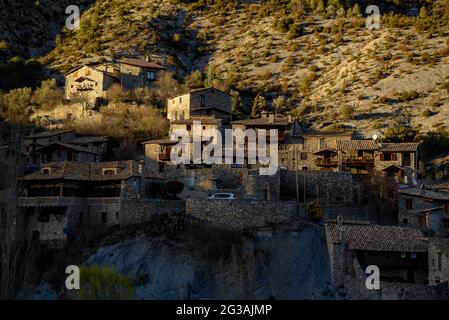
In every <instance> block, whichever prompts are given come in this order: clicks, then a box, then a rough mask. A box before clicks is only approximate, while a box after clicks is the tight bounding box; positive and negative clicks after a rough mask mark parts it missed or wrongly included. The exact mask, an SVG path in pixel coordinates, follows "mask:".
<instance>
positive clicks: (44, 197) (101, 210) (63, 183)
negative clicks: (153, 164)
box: [19, 161, 144, 241]
mask: <svg viewBox="0 0 449 320" xmlns="http://www.w3.org/2000/svg"><path fill="white" fill-rule="evenodd" d="M19 180H20V181H21V182H22V183H23V189H24V191H23V193H22V194H21V197H20V198H19V205H20V206H21V207H23V208H24V214H25V215H27V216H28V218H29V219H30V221H31V226H30V228H31V230H30V232H37V233H38V235H39V239H40V240H41V241H53V240H55V241H65V240H67V239H68V237H70V236H71V235H74V234H76V233H77V232H79V231H80V230H85V231H89V230H91V231H95V230H101V229H105V228H108V227H111V226H114V225H118V224H119V221H120V213H121V210H120V200H121V199H133V198H135V199H139V198H141V197H142V195H143V192H144V185H143V182H142V167H141V165H139V164H137V163H136V162H134V161H117V162H101V163H81V162H72V161H64V162H52V163H48V164H43V165H41V168H40V170H38V171H35V172H33V173H31V174H28V175H26V176H24V177H22V178H20V179H19Z"/></svg>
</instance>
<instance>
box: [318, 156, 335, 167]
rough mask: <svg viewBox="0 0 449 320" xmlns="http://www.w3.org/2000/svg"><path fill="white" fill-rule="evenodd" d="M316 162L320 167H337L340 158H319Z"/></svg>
mask: <svg viewBox="0 0 449 320" xmlns="http://www.w3.org/2000/svg"><path fill="white" fill-rule="evenodd" d="M315 163H316V165H317V166H319V167H336V166H338V160H337V159H336V158H317V159H316V160H315Z"/></svg>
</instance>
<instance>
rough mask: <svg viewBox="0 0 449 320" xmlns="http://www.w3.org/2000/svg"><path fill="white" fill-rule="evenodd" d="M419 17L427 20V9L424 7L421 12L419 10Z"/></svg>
mask: <svg viewBox="0 0 449 320" xmlns="http://www.w3.org/2000/svg"><path fill="white" fill-rule="evenodd" d="M419 17H420V18H421V19H425V18H427V8H426V7H425V6H422V7H421V10H419Z"/></svg>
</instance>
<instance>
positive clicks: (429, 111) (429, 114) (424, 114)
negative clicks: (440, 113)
mask: <svg viewBox="0 0 449 320" xmlns="http://www.w3.org/2000/svg"><path fill="white" fill-rule="evenodd" d="M421 115H422V116H423V117H426V118H428V117H430V116H432V115H433V112H432V110H430V109H429V108H427V109H425V110H424V111H423V112H422V114H421Z"/></svg>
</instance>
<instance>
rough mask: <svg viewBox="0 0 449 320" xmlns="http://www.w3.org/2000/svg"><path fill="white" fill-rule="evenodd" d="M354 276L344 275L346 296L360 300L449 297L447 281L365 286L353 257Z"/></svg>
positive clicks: (363, 278) (440, 298)
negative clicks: (433, 283) (373, 287)
mask: <svg viewBox="0 0 449 320" xmlns="http://www.w3.org/2000/svg"><path fill="white" fill-rule="evenodd" d="M354 269H355V276H354V277H351V276H349V275H346V276H345V277H344V288H345V290H346V294H347V297H348V298H349V299H351V298H357V299H361V300H447V299H449V287H448V282H445V283H442V284H440V285H438V286H428V285H422V284H413V283H399V282H385V281H381V282H380V290H368V289H367V288H366V284H365V281H366V275H365V274H364V273H363V270H362V268H361V267H360V265H359V264H358V262H357V260H355V259H354Z"/></svg>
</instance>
